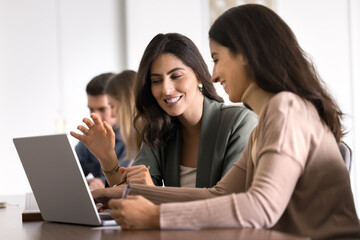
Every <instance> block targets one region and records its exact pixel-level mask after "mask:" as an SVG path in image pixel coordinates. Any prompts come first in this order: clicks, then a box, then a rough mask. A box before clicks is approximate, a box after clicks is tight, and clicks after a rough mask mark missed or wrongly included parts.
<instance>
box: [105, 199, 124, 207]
mask: <svg viewBox="0 0 360 240" xmlns="http://www.w3.org/2000/svg"><path fill="white" fill-rule="evenodd" d="M122 201H123V199H110V200H109V202H108V206H109V207H110V208H111V209H122V207H123V206H122Z"/></svg>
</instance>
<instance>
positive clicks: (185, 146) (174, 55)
mask: <svg viewBox="0 0 360 240" xmlns="http://www.w3.org/2000/svg"><path fill="white" fill-rule="evenodd" d="M135 99H136V116H135V120H134V122H135V126H136V127H137V130H138V131H139V133H140V137H141V140H142V141H143V144H142V146H141V149H140V151H139V154H138V155H137V157H136V159H135V161H134V164H133V167H131V168H128V169H125V168H121V169H120V170H119V167H118V164H117V162H116V161H115V154H114V150H113V149H111V148H112V145H110V144H112V142H113V140H112V138H113V133H112V131H111V130H110V128H109V125H108V124H106V123H105V124H103V123H101V122H100V123H99V121H98V120H97V118H98V117H97V116H96V114H92V115H91V117H92V118H93V120H94V123H95V122H96V123H97V124H95V125H94V124H93V123H92V121H91V120H90V119H88V118H85V119H84V122H85V124H86V125H87V127H88V128H86V127H84V126H79V130H80V131H82V132H83V133H84V135H80V134H76V133H74V132H72V133H71V134H72V135H73V136H74V137H76V138H77V139H79V140H80V141H82V142H83V143H84V144H85V145H86V146H87V147H88V148H89V149H90V151H91V152H92V153H93V154H94V155H95V156H97V158H98V159H99V160H100V162H101V166H102V169H104V170H106V171H104V172H105V173H106V175H105V176H106V179H107V181H108V182H109V184H113V185H114V184H119V183H122V182H124V181H126V182H127V183H142V184H147V185H157V186H162V185H163V184H164V185H165V186H175V187H212V186H214V185H215V184H216V183H217V182H218V181H219V180H220V179H221V178H222V177H223V176H224V175H225V173H226V172H227V171H228V170H229V169H230V168H231V167H232V166H233V164H234V162H235V161H236V160H237V159H238V158H239V157H240V156H241V154H242V152H243V149H244V147H245V145H246V143H247V142H248V139H249V136H250V134H251V132H252V130H253V128H254V127H255V126H256V124H257V116H256V115H255V114H254V113H253V112H252V111H250V110H249V109H247V108H245V107H244V106H243V105H224V103H223V100H222V98H220V97H219V96H218V95H217V93H216V91H215V88H214V85H213V83H212V82H211V76H210V73H209V71H208V68H207V66H206V64H205V62H204V60H203V58H202V56H201V54H200V52H199V50H198V49H197V47H196V46H195V44H194V43H193V42H192V41H191V40H190V39H189V38H187V37H185V36H183V35H181V34H176V33H169V34H158V35H156V36H155V37H154V38H153V39H152V40H151V42H150V43H149V44H148V46H147V47H146V49H145V52H144V54H143V57H142V59H141V62H140V66H139V70H138V74H137V80H136V86H135ZM97 130H99V131H97Z"/></svg>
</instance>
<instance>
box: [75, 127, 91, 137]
mask: <svg viewBox="0 0 360 240" xmlns="http://www.w3.org/2000/svg"><path fill="white" fill-rule="evenodd" d="M77 129H78V130H79V131H80V132H82V133H83V134H85V135H87V134H88V133H89V129H87V128H86V127H84V126H82V125H79V126H78V127H77Z"/></svg>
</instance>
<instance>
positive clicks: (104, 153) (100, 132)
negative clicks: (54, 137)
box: [70, 113, 116, 165]
mask: <svg viewBox="0 0 360 240" xmlns="http://www.w3.org/2000/svg"><path fill="white" fill-rule="evenodd" d="M90 117H91V118H92V120H93V122H92V121H91V120H90V119H89V118H84V119H83V122H84V123H85V124H86V126H87V127H85V126H82V125H79V126H78V127H77V129H78V130H80V131H81V132H82V133H83V135H81V134H78V133H75V132H73V131H71V132H70V134H71V136H73V137H74V138H76V139H78V140H79V141H81V142H83V143H84V144H85V146H86V147H87V148H88V149H89V150H90V152H91V153H92V154H94V156H96V157H97V158H98V159H99V161H100V162H101V163H103V161H104V160H108V161H109V163H112V165H113V162H114V161H113V159H112V158H113V157H114V154H115V151H114V148H115V133H114V130H113V129H112V126H111V125H110V124H108V123H107V122H105V121H104V122H102V121H101V119H100V117H99V116H98V115H97V114H96V113H92V114H91V115H90ZM115 156H116V154H115Z"/></svg>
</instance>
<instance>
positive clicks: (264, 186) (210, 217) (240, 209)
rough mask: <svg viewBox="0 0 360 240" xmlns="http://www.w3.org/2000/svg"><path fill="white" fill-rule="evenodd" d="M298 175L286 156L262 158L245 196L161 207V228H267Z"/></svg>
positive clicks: (238, 195)
mask: <svg viewBox="0 0 360 240" xmlns="http://www.w3.org/2000/svg"><path fill="white" fill-rule="evenodd" d="M300 174H301V166H300V165H299V164H298V163H297V162H296V161H294V160H292V159H291V158H289V157H288V156H280V155H278V154H268V155H264V156H263V157H262V159H261V161H259V165H258V169H257V171H256V174H255V176H254V181H253V183H252V186H251V188H250V189H249V190H248V191H247V192H245V193H238V194H231V195H226V196H222V197H217V198H212V199H207V200H204V201H192V202H185V203H168V204H162V205H161V210H160V211H161V215H160V216H161V218H160V222H161V228H162V229H189V228H192V229H194V228H195V229H197V228H232V227H237V228H238V227H241V228H243V227H253V228H270V227H272V226H273V225H275V223H276V222H277V221H278V219H279V218H280V216H281V215H282V213H283V211H284V210H285V208H286V206H287V204H288V202H289V199H290V197H291V195H292V192H293V191H294V188H295V185H296V183H297V180H298V178H299V176H300Z"/></svg>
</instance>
